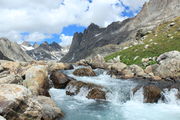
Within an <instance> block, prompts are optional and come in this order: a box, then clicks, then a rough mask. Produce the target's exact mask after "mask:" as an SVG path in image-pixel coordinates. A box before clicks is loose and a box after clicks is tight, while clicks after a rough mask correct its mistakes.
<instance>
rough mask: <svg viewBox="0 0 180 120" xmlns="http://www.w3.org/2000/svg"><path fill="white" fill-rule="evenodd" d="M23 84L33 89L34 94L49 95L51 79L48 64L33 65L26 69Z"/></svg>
mask: <svg viewBox="0 0 180 120" xmlns="http://www.w3.org/2000/svg"><path fill="white" fill-rule="evenodd" d="M23 85H24V86H26V87H27V88H28V89H30V90H31V92H32V93H33V95H47V96H48V95H49V94H48V89H49V81H48V70H47V66H44V65H38V66H32V67H31V68H29V69H28V70H27V71H26V74H25V80H24V81H23Z"/></svg>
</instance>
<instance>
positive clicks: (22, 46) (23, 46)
mask: <svg viewBox="0 0 180 120" xmlns="http://www.w3.org/2000/svg"><path fill="white" fill-rule="evenodd" d="M21 48H22V49H23V50H24V51H28V50H33V49H34V47H32V46H31V47H28V46H25V45H21Z"/></svg>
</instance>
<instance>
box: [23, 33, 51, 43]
mask: <svg viewBox="0 0 180 120" xmlns="http://www.w3.org/2000/svg"><path fill="white" fill-rule="evenodd" d="M46 38H52V36H51V35H48V34H42V33H38V32H34V33H31V34H29V35H27V36H24V38H23V39H24V41H31V42H33V41H42V40H44V39H46Z"/></svg>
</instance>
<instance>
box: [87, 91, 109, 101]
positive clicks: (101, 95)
mask: <svg viewBox="0 0 180 120" xmlns="http://www.w3.org/2000/svg"><path fill="white" fill-rule="evenodd" d="M87 98H89V99H104V100H105V99H106V93H105V92H104V91H103V90H101V89H99V88H93V89H92V90H90V91H89V93H88V95H87Z"/></svg>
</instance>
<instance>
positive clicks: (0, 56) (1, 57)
mask: <svg viewBox="0 0 180 120" xmlns="http://www.w3.org/2000/svg"><path fill="white" fill-rule="evenodd" d="M0 60H10V59H9V58H8V57H6V56H4V54H3V53H2V52H1V51H0Z"/></svg>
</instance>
